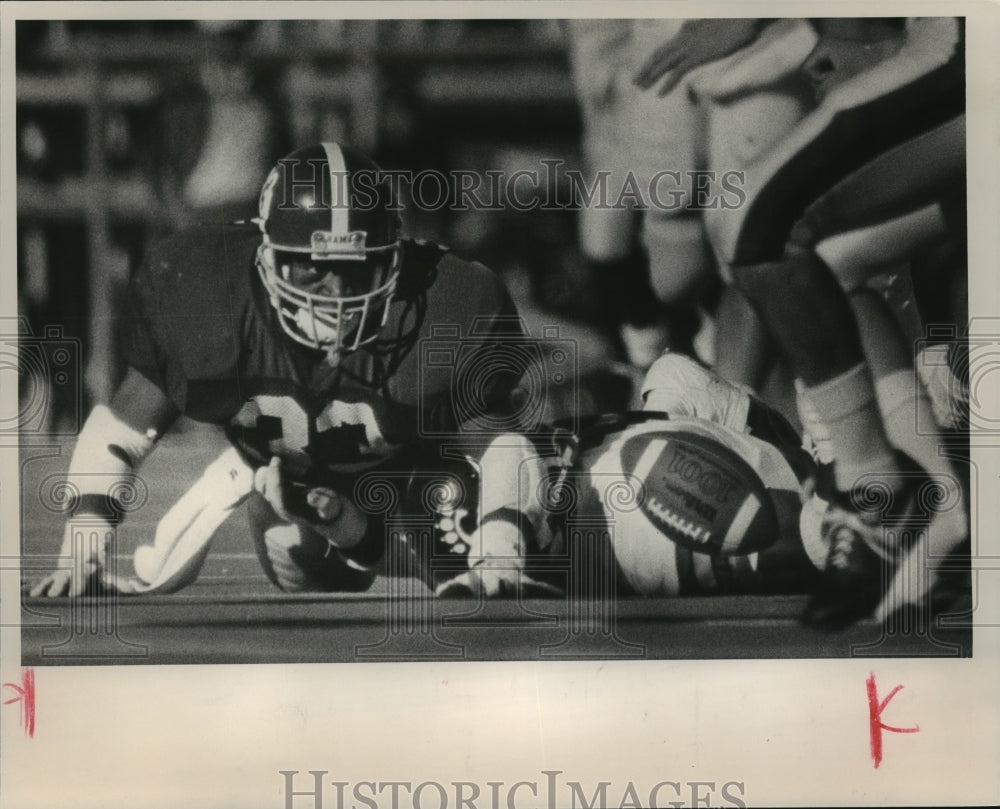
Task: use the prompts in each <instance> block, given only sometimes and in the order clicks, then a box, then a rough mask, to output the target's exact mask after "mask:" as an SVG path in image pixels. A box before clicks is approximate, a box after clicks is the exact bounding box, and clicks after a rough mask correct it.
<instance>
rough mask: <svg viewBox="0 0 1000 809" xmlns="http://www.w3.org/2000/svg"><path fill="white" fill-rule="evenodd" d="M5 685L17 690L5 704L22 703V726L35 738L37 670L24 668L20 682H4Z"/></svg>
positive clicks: (29, 736)
mask: <svg viewBox="0 0 1000 809" xmlns="http://www.w3.org/2000/svg"><path fill="white" fill-rule="evenodd" d="M3 687H4V688H13V689H14V690H15V691H16V692H17V696H16V697H12V698H11V699H8V700H5V701H4V705H10V704H11V703H14V702H20V703H21V727H23V728H24V732H25V733H26V734H27V735H28V738H29V739H30V738H33V737H34V735H35V670H34V669H24V670H23V671H22V672H21V682H20V684H18V683H4V684H3Z"/></svg>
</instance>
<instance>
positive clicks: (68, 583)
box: [30, 368, 178, 596]
mask: <svg viewBox="0 0 1000 809" xmlns="http://www.w3.org/2000/svg"><path fill="white" fill-rule="evenodd" d="M177 415H178V413H177V410H176V408H175V407H174V405H173V403H172V402H171V401H170V400H169V399H168V398H167V396H166V394H165V393H164V392H163V391H162V390H161V389H160V388H159V387H158V386H157V385H156V384H154V383H153V382H152V381H150V380H149V379H148V378H147V377H145V376H144V375H143V374H141V373H139V372H138V371H137V370H135V369H134V368H129V370H128V371H127V372H126V374H125V378H124V379H123V380H122V383H121V385H119V387H118V389H117V391H116V392H115V395H114V397H113V398H112V400H111V402H110V404H108V405H98V406H97V407H95V408H94V409H93V410H92V411H91V413H90V416H89V417H88V418H87V421H86V422H85V423H84V425H83V428H82V429H81V431H80V435H79V437H78V439H77V443H76V447H75V448H74V450H73V455H72V457H71V459H70V464H69V472H68V475H67V481H68V483H69V485H70V488H71V490H72V491H73V492H74V496H73V502H72V504H71V508H70V519H69V521H68V522H67V525H66V529H65V533H64V539H63V544H62V549H61V551H60V554H59V555H60V557H61V561H60V566H59V568H58V569H56V570H55V571H53V572H52V573H51V574H49V575H48V576H46V577H45V578H44V579H43V580H42V581H40V582H39V583H38V584H36V585H35V586H34V587H33V588H32V589H31V591H30V595H32V596H67V595H69V596H75V595H81V594H84V593H90V592H95V591H97V590H99V589H100V588H101V587H102V586H103V584H104V583H105V582H104V578H105V570H106V561H107V556H108V554H109V553H111V552H112V551H113V549H112V548H111V547H110V544H111V538H113V537H114V535H115V528H116V526H117V525H118V522H119V520H120V519H121V515H122V514H123V512H124V509H123V508H122V504H121V503H120V502H119V501H118V500H117V498H116V495H115V492H116V491H122V490H125V489H124V488H123V487H126V488H127V486H128V485H129V484H130V476H131V475H132V473H133V472H134V471H135V470H136V469H138V468H139V466H140V465H141V464H142V462H143V461H144V460H145V458H146V457H147V456H148V455H149V453H150V452H151V451H152V450H153V447H154V446H155V444H156V441H157V439H158V438H159V436H160V435H162V434H163V432H165V431H166V430H167V429H169V427H170V425H171V424H172V423H173V422H174V420H175V419H176V418H177ZM80 517H88V518H90V519H89V520H88V522H90V523H91V524H93V523H95V522H96V523H97V524H98V525H100V524H101V523H103V524H104V526H105V529H106V530H101V531H100V532H96V531H93V530H90V531H88V532H87V535H88V537H93V536H95V535H98V533H99V537H98V539H97V541H96V542H91V541H90V540H89V539H87V540H86V541H82V540H81V541H80V542H75V541H74V537H73V532H72V525H73V521H74V519H79V518H80ZM77 545H79V547H77Z"/></svg>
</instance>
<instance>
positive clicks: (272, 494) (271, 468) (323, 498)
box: [254, 455, 344, 527]
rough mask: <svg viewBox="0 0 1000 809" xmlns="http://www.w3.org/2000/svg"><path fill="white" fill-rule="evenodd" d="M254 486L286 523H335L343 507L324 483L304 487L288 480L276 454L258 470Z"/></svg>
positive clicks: (309, 524)
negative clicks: (322, 484)
mask: <svg viewBox="0 0 1000 809" xmlns="http://www.w3.org/2000/svg"><path fill="white" fill-rule="evenodd" d="M254 489H256V490H257V491H258V492H260V494H262V495H263V496H264V499H265V500H267V502H268V503H269V504H270V506H271V508H272V509H274V513H275V514H277V515H278V516H279V517H280V518H281V519H283V520H285V521H286V522H292V523H297V524H299V525H306V526H309V527H315V526H316V525H317V524H319V525H322V524H328V523H332V522H334V521H335V520H336V519H337V518H338V517H339V516H340V514H341V512H342V511H343V510H344V500H343V498H342V497H341V496H340V494H338V493H337V492H335V491H334V490H333V489H329V488H327V487H325V486H314V487H311V488H306V487H304V486H301V485H299V484H295V483H293V482H291V481H289V480H287V479H286V478H285V476H284V475H283V473H282V471H281V458H279V457H278V456H277V455H275V456H273V457H272V458H271V462H270V463H269V464H268V465H267V466H262V467H260V468H259V469H258V470H257V472H256V474H255V475H254Z"/></svg>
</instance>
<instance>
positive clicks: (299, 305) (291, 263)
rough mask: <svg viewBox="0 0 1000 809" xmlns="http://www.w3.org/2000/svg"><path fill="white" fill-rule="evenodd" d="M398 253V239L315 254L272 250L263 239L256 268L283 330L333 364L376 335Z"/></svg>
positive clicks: (382, 322)
mask: <svg viewBox="0 0 1000 809" xmlns="http://www.w3.org/2000/svg"><path fill="white" fill-rule="evenodd" d="M399 252H400V251H399V245H398V243H396V244H393V245H389V246H386V247H377V248H372V249H370V250H367V251H365V252H364V254H363V255H345V254H317V253H310V252H306V251H298V250H285V249H276V248H275V247H273V246H271V245H270V244H269V243H268V240H267V239H266V238H265V239H264V242H263V243H262V244H261V246H260V247H259V248H258V250H257V271H258V273H259V274H260V278H261V281H262V282H263V284H264V287H265V289H266V290H267V292H268V295H269V297H270V301H271V305H272V306H273V307H274V308H275V310H276V311H277V313H278V321H279V322H280V323H281V327H282V329H284V331H285V333H286V334H287V335H288V336H289V337H291V338H292V339H293V340H294V341H295V342H297V343H299V344H301V345H304V346H308V347H309V348H314V349H318V350H322V351H325V352H326V354H327V360H328V362H329V363H330V364H331V365H336V364H338V362H339V359H340V356H341V354H342V353H344V352H347V351H355V350H357V349H358V348H361V347H362V346H364V345H367V344H368V343H371V342H373V341H374V340H376V339H378V336H379V333H380V331H381V329H382V327H383V326H384V325H385V323H386V320H387V318H388V316H389V305H390V303H391V302H392V297H393V294H394V292H395V289H396V279H397V278H398V276H399ZM310 270H311V271H312V272H310ZM331 286H332V287H333V289H330V287H331ZM331 293H333V294H331Z"/></svg>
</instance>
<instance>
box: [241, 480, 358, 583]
mask: <svg viewBox="0 0 1000 809" xmlns="http://www.w3.org/2000/svg"><path fill="white" fill-rule="evenodd" d="M247 516H248V518H249V521H250V533H251V535H252V536H253V541H254V549H255V550H256V551H257V557H258V558H259V559H260V563H261V565H262V566H263V568H264V572H265V573H266V574H267V577H268V578H269V579H270V580H271V581H272V582H273V583H274V584H275V585H277V586H278V587H280V588H281V589H282V590H285V591H287V592H292V593H301V592H359V591H362V590H366V589H368V587H369V586H370V585H371V583H372V582H373V581H374V579H375V573H374V571H372V570H365V569H361V568H360V567H358V566H355V565H354V564H351V563H349V562H348V561H346V560H345V559H344V557H343V556H341V555H340V554H339V553H338V552H337V551H336V550H335V549H334V548H333V546H332V545H331V544H330V543H329V542H328V541H327V540H326V539H325V538H324V537H322V536H320V535H319V534H317V533H316V532H314V531H310V530H309V529H307V528H304V527H302V526H299V525H296V524H294V523H289V522H285V521H283V520H282V519H280V518H279V517H278V516H277V515H276V514H275V513H274V510H273V509H272V508H271V506H270V505H269V504H268V502H267V501H266V500H265V499H264V498H263V497H262V496H261V495H259V494H257V493H256V492H255V493H253V494H251V495H250V498H249V500H248V501H247Z"/></svg>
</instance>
